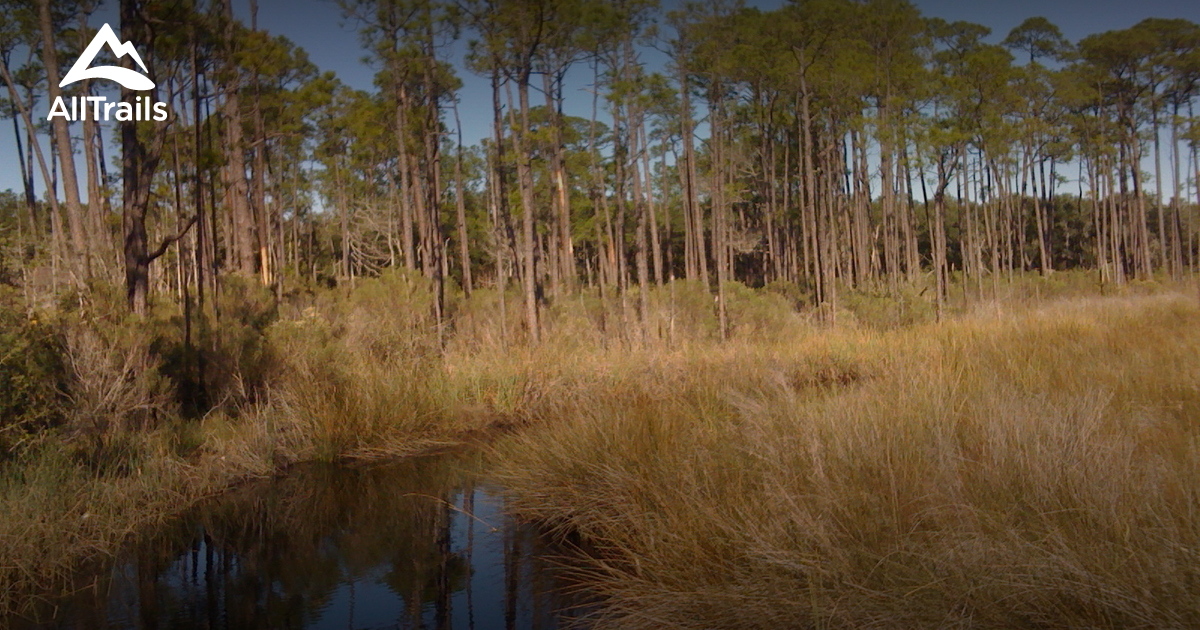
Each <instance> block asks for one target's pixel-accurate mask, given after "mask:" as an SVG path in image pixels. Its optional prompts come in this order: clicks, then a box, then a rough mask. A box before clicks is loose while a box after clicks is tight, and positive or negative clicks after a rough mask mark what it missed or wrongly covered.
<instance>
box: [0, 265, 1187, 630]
mask: <svg viewBox="0 0 1200 630" xmlns="http://www.w3.org/2000/svg"><path fill="white" fill-rule="evenodd" d="M405 287H408V288H409V289H411V287H410V286H409V281H408V280H405V279H403V278H400V279H395V278H393V279H391V280H385V281H383V282H382V283H380V284H377V285H372V284H369V283H364V286H360V287H359V288H358V289H356V290H355V292H354V293H353V294H352V295H351V296H350V297H349V298H346V296H340V297H339V296H333V297H331V299H330V300H329V301H325V302H321V301H317V302H316V303H313V304H309V305H307V306H305V307H303V308H297V309H294V311H291V312H286V313H282V314H281V316H280V317H279V318H278V319H277V321H274V322H273V323H272V324H270V326H269V327H268V328H266V329H265V330H264V333H263V335H262V339H261V340H260V341H261V342H262V343H261V347H259V348H258V349H257V350H254V351H251V350H249V349H247V348H250V347H251V346H253V344H250V343H247V342H244V341H239V342H238V343H237V344H235V345H237V347H239V348H242V350H240V351H239V352H241V353H242V354H241V358H240V359H239V360H240V361H241V362H242V364H243V365H248V364H251V363H254V364H255V365H259V367H258V368H256V369H258V370H260V371H263V372H264V373H266V375H265V376H263V377H262V379H263V381H264V382H267V383H269V386H266V387H264V388H263V390H262V392H261V394H260V395H258V396H256V397H253V398H249V397H248V398H246V402H243V403H241V404H239V405H238V406H236V407H235V408H223V409H220V410H216V411H212V412H210V413H207V414H205V415H204V416H203V417H202V418H200V419H198V420H187V421H183V420H171V419H168V420H165V421H159V422H157V423H154V424H152V425H151V424H148V423H147V422H146V421H144V420H143V421H142V422H141V424H138V423H132V422H131V421H128V420H110V421H109V423H108V424H107V425H104V426H99V424H98V422H99V421H97V420H94V419H93V420H90V422H92V423H93V424H89V425H86V426H84V427H83V428H80V426H79V421H75V425H72V426H73V427H75V428H74V429H73V433H70V434H66V433H53V432H50V433H47V434H46V435H47V436H48V437H45V438H42V439H41V440H40V441H39V440H34V441H33V443H32V445H31V446H28V447H26V448H24V449H23V450H22V451H21V453H22V454H21V455H20V456H18V457H16V458H13V459H10V461H8V462H4V463H3V464H2V465H0V515H3V517H0V586H2V587H3V588H0V612H3V611H8V612H14V611H20V610H21V609H22V608H25V607H28V606H29V605H30V604H31V602H32V600H31V598H32V597H33V596H34V594H36V593H45V592H50V591H49V590H48V589H53V588H57V585H59V584H63V583H65V581H66V577H67V576H69V575H70V573H71V572H72V570H73V568H74V567H76V566H78V564H79V563H80V562H83V561H94V560H96V559H102V558H104V557H106V556H110V555H111V554H113V553H115V551H116V550H117V549H118V548H119V547H120V545H121V544H122V543H123V541H126V540H128V539H129V537H130V536H132V535H134V534H135V533H136V532H138V531H141V530H143V529H144V528H147V527H151V526H153V525H154V524H155V523H160V522H162V521H164V520H165V519H169V518H171V517H173V516H174V515H176V514H178V513H179V512H180V511H181V510H183V509H184V508H185V507H186V506H188V505H190V504H192V503H194V502H195V501H197V500H199V499H201V498H203V497H205V496H210V495H212V494H214V493H218V492H221V491H223V490H225V489H227V488H229V487H231V486H232V485H235V484H237V483H239V482H240V481H241V480H245V479H248V478H251V477H259V476H266V475H273V474H279V473H281V472H283V471H284V470H286V469H287V467H289V466H290V465H292V464H294V463H296V462H300V461H306V460H313V459H340V458H360V459H361V458H390V457H401V456H405V455H411V454H415V453H421V452H427V451H430V450H435V449H438V448H444V447H447V446H452V445H456V444H464V443H478V444H487V446H486V448H488V449H489V450H491V451H492V452H493V455H494V456H495V459H496V461H497V462H498V464H497V465H498V470H499V472H498V475H499V477H500V478H501V479H502V480H503V483H504V484H505V485H506V486H507V487H508V488H510V490H511V494H512V500H513V504H514V506H516V509H517V510H518V513H519V514H520V515H521V516H523V517H525V518H528V519H530V520H534V521H539V522H542V523H544V524H546V525H547V526H549V527H551V528H555V529H557V530H558V531H560V532H563V533H571V534H572V535H578V536H580V537H581V539H583V540H586V541H587V542H588V546H589V548H590V549H593V550H595V551H596V553H597V555H596V556H595V560H596V561H595V563H594V564H593V565H591V566H592V568H591V570H589V571H587V572H586V575H583V576H582V577H583V578H585V579H586V580H588V582H589V584H591V585H592V586H594V587H595V588H597V589H599V592H600V593H602V594H603V595H604V596H605V597H606V598H607V601H608V602H609V603H610V604H611V606H609V607H607V608H606V609H605V611H606V615H607V617H606V621H608V622H610V623H612V624H614V625H618V626H621V627H635V628H636V627H670V626H675V627H739V628H745V627H763V628H775V627H792V626H813V627H817V626H826V627H851V626H854V627H859V626H871V625H888V626H890V627H894V626H896V625H899V626H911V625H929V624H933V625H955V624H959V625H973V626H995V627H1000V626H1006V625H1014V624H1015V625H1037V626H1047V627H1049V626H1063V625H1105V626H1121V627H1126V626H1149V625H1156V626H1161V625H1176V626H1180V625H1194V624H1196V623H1200V607H1198V606H1196V604H1194V602H1196V601H1200V572H1198V570H1197V569H1196V568H1195V567H1197V566H1200V563H1197V562H1196V561H1195V560H1196V559H1197V558H1196V556H1197V555H1198V554H1200V514H1198V513H1197V512H1198V511H1200V483H1198V482H1200V458H1197V454H1198V453H1197V452H1196V450H1197V448H1198V446H1200V441H1198V440H1197V435H1198V433H1200V425H1198V424H1197V423H1196V422H1195V420H1196V419H1197V418H1200V306H1198V305H1197V302H1196V298H1195V296H1194V294H1193V295H1187V296H1185V295H1182V294H1179V293H1175V292H1173V291H1172V290H1169V289H1162V288H1153V289H1146V288H1143V289H1137V290H1126V291H1123V292H1121V294H1120V295H1117V296H1108V297H1099V296H1090V297H1088V296H1080V295H1078V292H1071V293H1070V296H1069V297H1053V296H1047V297H1043V296H1042V295H1041V293H1040V289H1039V290H1038V291H1037V292H1036V294H1031V295H1032V297H1033V298H1036V299H1031V295H1024V294H1025V293H1030V292H1029V291H1026V290H1024V289H1023V290H1022V296H1023V297H1021V296H1018V297H1013V296H1009V297H1008V299H1004V300H991V301H988V302H986V303H984V302H980V303H979V304H977V305H976V307H975V308H972V309H970V310H969V311H964V312H962V313H960V314H958V315H956V316H955V317H953V318H950V319H948V320H947V321H943V322H941V323H935V322H932V321H930V320H931V317H930V313H931V311H930V308H929V306H928V304H927V303H926V302H923V301H921V300H909V301H907V302H906V301H905V300H903V299H901V300H888V299H884V298H879V297H873V296H859V297H858V298H857V299H858V300H859V302H858V303H857V304H856V305H855V308H854V309H852V310H850V311H847V312H846V313H844V314H843V315H842V316H841V317H839V323H838V324H837V325H835V326H829V325H827V324H820V323H816V322H815V321H813V320H812V319H810V318H809V317H808V316H804V315H801V314H797V313H795V312H794V311H793V310H792V309H791V308H789V307H787V305H786V303H782V306H781V300H780V299H776V298H767V297H763V296H762V295H760V293H754V292H748V291H747V292H745V293H744V294H735V295H734V298H735V299H739V300H740V302H736V303H735V304H734V305H731V308H732V323H733V326H734V330H733V335H732V337H733V338H732V339H731V340H730V341H726V342H717V341H715V340H713V339H712V338H711V330H710V328H711V323H712V322H710V321H708V319H711V316H710V314H707V313H706V314H705V315H704V316H698V315H696V311H697V309H700V310H705V308H706V305H705V299H706V298H705V296H704V295H703V294H701V295H699V296H691V297H690V298H689V297H688V295H686V294H685V293H683V292H681V293H679V294H678V295H676V294H675V293H674V292H672V293H670V298H669V301H670V304H671V308H670V309H666V308H664V309H662V310H664V311H668V310H669V311H670V315H669V316H662V317H661V319H660V320H658V321H657V322H656V323H655V326H656V327H657V328H656V330H657V335H658V337H659V339H660V341H658V342H645V341H641V342H638V341H636V340H635V341H634V342H630V341H629V340H628V339H625V340H623V341H622V340H613V339H610V338H609V337H607V336H606V334H605V333H604V332H603V330H602V329H603V328H604V326H603V325H600V326H597V325H596V324H595V322H596V319H597V318H596V311H595V305H594V304H592V303H589V302H587V301H585V300H584V299H583V298H580V299H579V300H578V301H577V302H575V303H574V305H573V306H571V308H570V309H564V310H562V311H561V312H559V313H557V314H556V315H555V317H556V319H554V320H552V321H553V322H554V325H555V329H554V334H551V335H548V340H547V341H546V342H545V343H543V344H542V345H540V346H539V347H536V348H530V347H526V346H524V345H522V344H510V343H506V342H505V338H506V332H507V331H508V330H509V328H507V327H506V325H507V323H506V322H505V321H504V320H503V316H504V315H506V314H507V316H508V317H509V318H510V319H513V318H519V314H517V313H515V311H517V310H518V309H517V308H515V306H516V305H515V304H510V305H508V307H507V311H508V312H507V313H506V309H505V307H504V306H503V304H501V307H500V309H499V310H497V308H496V304H495V300H496V299H497V297H498V296H495V295H492V296H490V298H489V297H488V296H486V295H480V296H477V297H476V298H475V299H476V300H477V302H478V304H477V305H476V307H475V308H474V309H463V312H464V313H468V314H470V315H469V316H464V317H463V318H462V319H461V320H460V322H459V328H458V331H457V333H456V336H455V337H454V338H452V339H450V340H449V341H446V340H444V339H439V338H437V335H435V334H432V333H430V332H429V330H430V329H429V327H428V326H427V322H426V321H424V320H423V319H422V318H423V315H419V314H414V311H415V312H420V311H421V309H419V308H414V307H413V306H412V304H413V303H414V302H419V299H418V298H419V296H414V295H413V294H412V293H411V291H410V292H409V293H405V291H404V290H400V289H403V288H405ZM405 290H407V289H405ZM1189 293H1190V292H1189ZM739 295H740V297H739ZM658 297H659V298H661V299H662V301H663V303H666V302H667V300H668V298H667V293H665V290H664V293H663V294H660V295H659V296H658ZM334 298H337V299H334ZM689 299H691V301H692V302H695V303H696V304H693V305H691V306H688V304H689V302H688V300H689ZM488 300H491V301H490V302H489V301H488ZM401 304H403V305H408V308H407V309H406V308H398V306H397V305H401ZM697 304H698V305H699V306H696V305H697ZM676 305H678V309H676ZM914 305H915V306H914ZM497 313H499V315H497ZM604 317H605V316H604V315H603V314H602V315H601V317H600V320H601V322H603V318H604ZM497 319H499V320H500V324H499V328H498V329H497V323H496V322H497ZM618 320H619V318H618V317H617V316H615V315H614V316H612V319H611V320H610V324H609V326H608V327H609V329H610V330H617V329H619V328H620V326H619V325H616V321H618ZM516 321H518V322H519V319H518V320H516ZM517 325H519V324H517ZM598 329H600V332H597V330H598ZM497 330H498V331H499V332H497ZM706 335H707V336H706ZM231 336H235V337H236V335H233V334H232V333H231ZM239 339H241V338H240V337H239ZM664 340H665V341H664ZM93 345H95V344H93ZM100 345H103V344H100ZM118 345H120V344H118ZM70 347H71V348H72V349H73V350H72V352H73V353H74V354H71V356H72V357H74V362H73V363H72V365H75V364H79V363H89V364H93V365H101V366H103V365H106V364H109V363H113V362H114V361H115V362H116V363H120V362H121V361H124V362H125V363H126V364H128V363H129V362H130V359H129V358H128V356H129V355H130V352H129V351H128V350H124V351H108V352H106V351H105V350H104V349H103V348H101V349H96V348H92V350H90V352H92V353H93V354H94V355H95V356H92V357H91V359H92V360H91V361H84V359H86V358H88V357H87V355H86V353H87V352H88V350H87V348H88V347H89V346H88V344H86V343H81V342H79V341H75V342H72V344H71V345H70ZM122 347H124V346H122ZM110 350H111V349H110ZM117 350H120V348H117ZM80 354H82V355H84V356H76V355H80ZM109 355H113V356H109ZM251 355H252V357H251ZM121 357H125V358H123V359H122V358H121ZM247 357H251V359H248V358H247ZM263 365H266V366H267V367H262V366H263ZM75 369H76V371H79V370H80V369H81V368H80V367H79V366H78V365H76V367H75ZM210 369H212V370H214V371H215V370H216V368H215V367H212V366H210ZM114 372H116V373H118V374H119V375H122V376H121V377H120V378H121V379H124V381H128V380H129V378H128V374H126V373H124V372H121V370H114ZM250 372H251V370H249V368H242V370H241V372H237V371H234V370H231V373H235V374H237V375H238V378H234V379H231V382H234V383H236V384H240V383H241V382H242V381H243V380H248V377H246V376H245V375H246V374H249V373H250ZM84 376H86V374H85V375H84ZM92 378H100V377H98V376H95V375H93V376H92ZM101 380H103V379H101ZM118 380H120V379H118ZM139 387H141V390H139V391H142V394H141V396H143V397H144V396H146V395H148V394H145V392H147V391H152V390H153V389H154V387H155V386H154V385H153V384H152V383H151V384H141V385H139ZM85 389H86V388H85ZM92 389H95V390H97V391H98V392H109V390H110V389H111V387H110V388H109V389H105V388H103V387H99V386H97V387H93V388H92ZM94 394H95V392H94ZM106 396H107V397H105V396H101V395H100V394H95V395H93V396H91V397H88V396H85V395H83V394H78V395H75V397H73V398H72V400H73V401H78V402H79V404H80V405H84V404H85V403H87V404H89V405H90V406H89V407H88V409H89V410H90V411H89V414H87V417H88V418H95V417H99V416H98V415H96V413H97V412H96V409H99V408H100V407H102V405H99V406H98V403H97V402H96V400H97V399H99V400H101V402H104V401H110V399H111V398H112V397H113V395H112V394H111V393H110V394H106ZM135 398H137V397H135ZM138 400H140V398H138ZM130 405H133V406H136V405H134V404H133V403H127V404H126V406H127V407H129V406H130ZM227 407H228V406H227ZM123 408H125V407H121V406H116V407H114V406H113V405H111V404H110V405H109V406H108V407H105V408H104V409H107V412H106V413H110V414H111V413H112V412H113V410H114V409H123ZM129 408H132V407H129ZM121 417H122V418H124V417H127V416H121ZM89 427H90V428H89ZM85 429H86V430H85ZM98 454H100V455H98Z"/></svg>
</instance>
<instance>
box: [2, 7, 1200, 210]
mask: <svg viewBox="0 0 1200 630" xmlns="http://www.w3.org/2000/svg"><path fill="white" fill-rule="evenodd" d="M233 1H234V3H235V4H234V6H235V11H236V12H237V13H238V14H239V15H240V16H241V17H242V18H243V19H246V20H248V14H249V2H248V0H233ZM666 4H676V0H666ZM749 4H753V5H755V6H758V7H760V8H763V9H772V8H775V7H778V6H780V5H781V4H783V1H782V0H752V1H750V2H749ZM915 4H916V5H917V6H918V7H919V8H920V9H921V11H922V13H923V14H925V15H926V16H936V17H941V18H943V19H946V20H949V21H957V20H965V21H971V22H977V23H980V24H984V25H986V26H988V27H990V28H991V29H992V40H993V41H999V40H1000V39H1002V38H1003V37H1004V35H1005V34H1007V33H1008V31H1009V30H1011V29H1012V28H1013V27H1015V26H1017V25H1018V24H1020V23H1021V22H1022V21H1023V20H1024V19H1025V18H1028V17H1032V16H1037V15H1040V16H1044V17H1046V18H1048V19H1049V20H1050V21H1051V22H1053V23H1054V24H1057V25H1058V26H1059V28H1061V29H1062V31H1063V33H1064V35H1066V36H1067V38H1068V39H1071V40H1072V41H1078V40H1079V39H1080V38H1082V37H1084V36H1086V35H1089V34H1092V33H1099V32H1103V31H1107V30H1113V29H1121V28H1127V27H1129V26H1132V25H1133V24H1135V23H1137V22H1139V21H1140V20H1142V19H1144V18H1147V17H1167V18H1171V17H1181V18H1186V19H1189V20H1192V21H1195V22H1200V0H1139V1H1136V2H1132V1H1128V0H1091V1H1089V2H1079V1H1063V0H1041V1H1038V0H1005V1H988V2H971V1H968V0H918V1H917V2H916V3H915ZM105 21H108V22H110V23H111V24H112V25H113V27H114V28H116V27H117V25H118V24H117V19H116V0H108V1H107V2H106V4H105V6H103V7H102V8H101V10H100V11H99V13H98V14H97V15H96V16H94V17H93V19H92V21H91V24H92V26H94V27H95V26H99V24H100V23H102V22H105ZM258 22H259V27H260V28H262V29H265V30H267V31H269V32H271V33H273V34H281V35H285V36H287V37H288V38H290V39H291V40H292V41H294V42H295V43H296V44H298V45H299V46H300V47H302V48H304V49H305V50H306V51H307V52H308V55H309V58H310V59H311V60H312V61H313V63H315V64H316V65H317V66H318V67H319V68H320V69H321V70H332V71H334V72H336V73H337V75H338V77H339V78H340V79H341V81H342V82H344V83H346V84H348V85H350V86H352V87H356V88H361V89H366V90H370V89H372V78H373V76H374V73H375V70H374V69H373V68H371V67H370V66H368V65H366V64H364V63H363V57H364V56H365V54H366V52H365V51H364V50H363V48H362V47H361V45H360V42H359V38H358V34H357V32H356V30H357V27H356V25H355V24H354V23H353V22H350V21H348V20H346V19H344V18H343V17H342V16H341V11H340V9H339V8H338V6H337V4H336V2H334V1H332V0H260V1H259V12H258ZM118 32H119V29H118ZM460 52H461V50H460ZM643 58H644V60H645V61H646V62H647V64H648V65H650V66H651V67H654V66H655V65H658V64H661V63H662V56H661V55H658V54H657V53H654V52H653V51H648V52H646V53H644V56H643ZM459 74H460V76H461V77H462V79H463V81H464V86H463V90H462V92H461V97H460V98H461V105H460V110H461V116H462V121H463V135H464V140H465V141H466V142H468V143H475V142H478V141H479V139H481V138H483V137H486V136H488V135H489V134H490V132H489V128H488V126H489V124H490V120H491V112H490V106H491V92H490V88H489V86H488V83H487V81H486V79H483V78H480V77H476V76H474V75H472V74H471V73H469V72H468V71H466V70H465V69H462V68H461V66H460V70H459ZM590 79H591V75H590V72H587V71H586V70H581V71H578V72H575V73H573V75H572V76H571V77H570V84H569V85H568V86H567V94H568V103H567V108H568V113H573V114H576V115H580V116H587V115H588V114H589V113H590V110H591V96H590V94H588V93H587V92H586V91H584V90H585V89H586V88H587V87H588V85H587V84H588V83H589V82H590ZM572 94H575V95H576V96H575V97H572V96H571V95H572ZM41 115H42V116H44V115H45V112H44V111H43V112H42V113H41ZM601 116H602V118H603V114H602V115H601ZM112 137H113V134H111V133H110V134H108V136H106V139H107V140H111V139H112ZM47 144H48V142H47V141H46V139H45V138H43V139H42V145H43V148H45V147H46V145H47ZM107 153H108V155H109V156H116V155H119V151H117V150H116V149H115V148H112V149H110V150H108V151H107ZM36 179H37V180H38V182H37V186H38V189H39V191H40V190H41V181H40V177H37V178H36ZM6 188H12V189H14V190H16V189H19V188H20V177H19V175H18V165H17V156H16V144H15V141H14V139H13V133H12V131H11V122H9V121H7V120H5V121H2V126H0V190H3V189H6ZM39 194H40V193H39Z"/></svg>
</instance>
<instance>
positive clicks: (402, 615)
mask: <svg viewBox="0 0 1200 630" xmlns="http://www.w3.org/2000/svg"><path fill="white" fill-rule="evenodd" d="M476 466H477V464H475V463H474V462H472V461H470V460H469V459H464V458H462V457H448V456H442V457H436V458H424V459H420V460H414V461H409V462H404V463H400V464H388V465H380V466H371V467H358V468H345V467H339V466H333V465H322V466H315V465H314V466H306V467H303V468H301V469H298V470H295V471H293V472H291V473H289V474H288V475H287V476H285V477H282V478H279V479H274V480H267V481H262V482H256V483H253V484H250V485H248V486H245V487H242V488H239V489H237V490H235V491H233V492H231V493H228V494H226V495H224V496H221V497H219V498H217V499H214V500H211V501H208V502H206V503H204V504H202V505H200V506H198V507H197V508H195V509H193V510H192V511H190V512H189V513H188V514H186V515H185V516H184V517H183V518H182V519H180V520H179V521H177V522H175V523H173V524H172V525H170V526H168V527H166V528H165V529H163V530H162V531H158V532H154V533H151V534H148V535H145V536H143V537H142V540H140V541H139V542H137V543H136V544H133V545H131V546H130V547H129V548H128V549H127V550H126V551H124V552H123V553H122V554H121V555H120V556H119V557H118V558H117V559H116V560H115V561H114V562H112V563H108V564H107V565H106V566H102V567H96V568H93V569H92V570H90V571H85V572H82V573H81V574H80V575H79V576H77V580H76V588H77V589H78V590H77V591H76V592H74V593H73V594H70V595H65V596H56V597H53V598H49V599H48V600H47V601H46V602H44V603H43V604H40V605H39V606H37V608H36V611H37V612H36V613H35V614H34V618H33V619H28V620H10V621H9V623H10V624H11V625H12V627H14V628H26V627H51V628H144V629H153V628H206V629H216V628H220V629H233V630H237V629H242V628H331V629H332V628H337V629H343V628H351V629H365V628H455V629H459V628H462V629H469V630H487V629H491V628H538V629H547V630H548V629H552V628H556V627H561V626H562V625H563V621H564V620H565V618H566V617H568V616H570V614H571V613H570V611H569V608H570V606H571V602H570V601H569V598H568V597H567V596H565V595H563V594H562V593H563V589H564V586H565V583H564V582H563V580H562V579H561V577H560V574H561V572H562V571H561V565H562V557H563V556H562V552H561V550H556V549H555V547H554V546H553V545H552V544H550V543H548V542H547V541H545V540H543V539H541V538H540V537H539V536H538V534H537V532H535V531H534V530H532V529H531V528H529V527H526V526H522V525H519V524H516V523H514V522H513V521H512V520H511V519H509V518H508V517H506V516H505V515H504V510H503V507H504V506H503V501H502V499H501V498H499V497H498V496H497V494H496V492H495V491H494V490H495V489H494V488H491V487H489V486H488V485H486V484H480V483H479V482H478V481H477V479H476V475H474V474H473V473H472V472H471V471H472V469H474V468H475V467H476ZM5 625H6V622H5V620H3V619H0V627H4V626H5Z"/></svg>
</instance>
